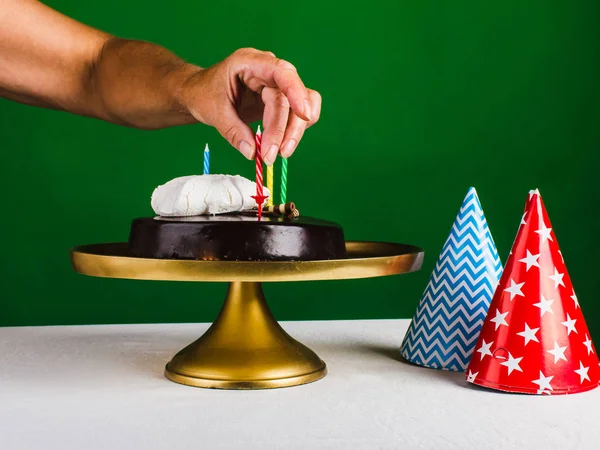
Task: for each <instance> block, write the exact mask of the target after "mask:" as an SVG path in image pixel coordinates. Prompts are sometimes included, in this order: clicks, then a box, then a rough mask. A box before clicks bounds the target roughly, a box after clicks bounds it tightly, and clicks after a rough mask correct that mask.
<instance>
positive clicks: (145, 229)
mask: <svg viewBox="0 0 600 450" xmlns="http://www.w3.org/2000/svg"><path fill="white" fill-rule="evenodd" d="M129 246H130V250H131V254H132V255H133V256H137V257H142V258H159V259H197V260H223V261H294V260H295V261H307V260H325V259H341V258H345V257H346V245H345V241H344V232H343V230H342V228H341V226H340V225H338V224H336V223H333V222H328V221H325V220H319V219H313V218H310V217H298V218H283V217H263V218H262V219H261V220H260V221H258V220H257V218H256V215H244V214H237V213H233V214H221V215H214V216H195V217H177V218H167V217H146V218H139V219H135V220H134V221H133V223H132V224H131V234H130V237H129Z"/></svg>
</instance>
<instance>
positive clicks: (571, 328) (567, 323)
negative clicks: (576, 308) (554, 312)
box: [561, 313, 578, 336]
mask: <svg viewBox="0 0 600 450" xmlns="http://www.w3.org/2000/svg"><path fill="white" fill-rule="evenodd" d="M575 322H577V319H571V316H569V313H567V320H565V321H564V322H561V324H562V325H564V326H565V327H567V336H568V335H570V334H571V331H574V332H575V334H578V333H577V328H575Z"/></svg>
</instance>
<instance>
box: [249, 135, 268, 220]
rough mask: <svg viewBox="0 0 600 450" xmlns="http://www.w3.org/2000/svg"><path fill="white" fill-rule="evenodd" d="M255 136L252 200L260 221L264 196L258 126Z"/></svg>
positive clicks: (260, 137)
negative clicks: (254, 176) (254, 202)
mask: <svg viewBox="0 0 600 450" xmlns="http://www.w3.org/2000/svg"><path fill="white" fill-rule="evenodd" d="M255 136H256V137H255V140H256V156H255V157H254V159H255V160H256V195H253V196H252V198H253V199H254V200H256V204H257V206H258V220H260V219H261V217H262V209H263V203H264V201H265V196H264V195H263V169H262V165H263V160H262V155H261V154H260V151H261V140H262V134H261V133H260V126H259V127H258V130H257V131H256V135H255Z"/></svg>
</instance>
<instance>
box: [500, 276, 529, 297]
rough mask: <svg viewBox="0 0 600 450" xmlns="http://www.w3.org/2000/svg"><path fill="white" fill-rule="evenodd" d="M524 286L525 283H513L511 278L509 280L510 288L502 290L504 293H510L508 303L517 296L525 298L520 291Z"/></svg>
mask: <svg viewBox="0 0 600 450" xmlns="http://www.w3.org/2000/svg"><path fill="white" fill-rule="evenodd" d="M524 284H525V282H523V283H515V282H514V280H513V279H512V278H511V279H510V287H507V288H506V289H504V292H509V293H510V301H511V302H512V301H513V298H515V297H516V296H517V295H520V296H521V297H525V295H524V294H523V291H521V288H522V287H523V285H524Z"/></svg>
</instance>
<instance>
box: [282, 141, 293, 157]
mask: <svg viewBox="0 0 600 450" xmlns="http://www.w3.org/2000/svg"><path fill="white" fill-rule="evenodd" d="M295 148H296V140H295V139H290V140H289V141H287V142H286V144H285V145H284V146H283V148H282V149H281V156H282V157H283V158H287V157H289V156H290V155H291V154H292V153H293V152H294V149H295Z"/></svg>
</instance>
